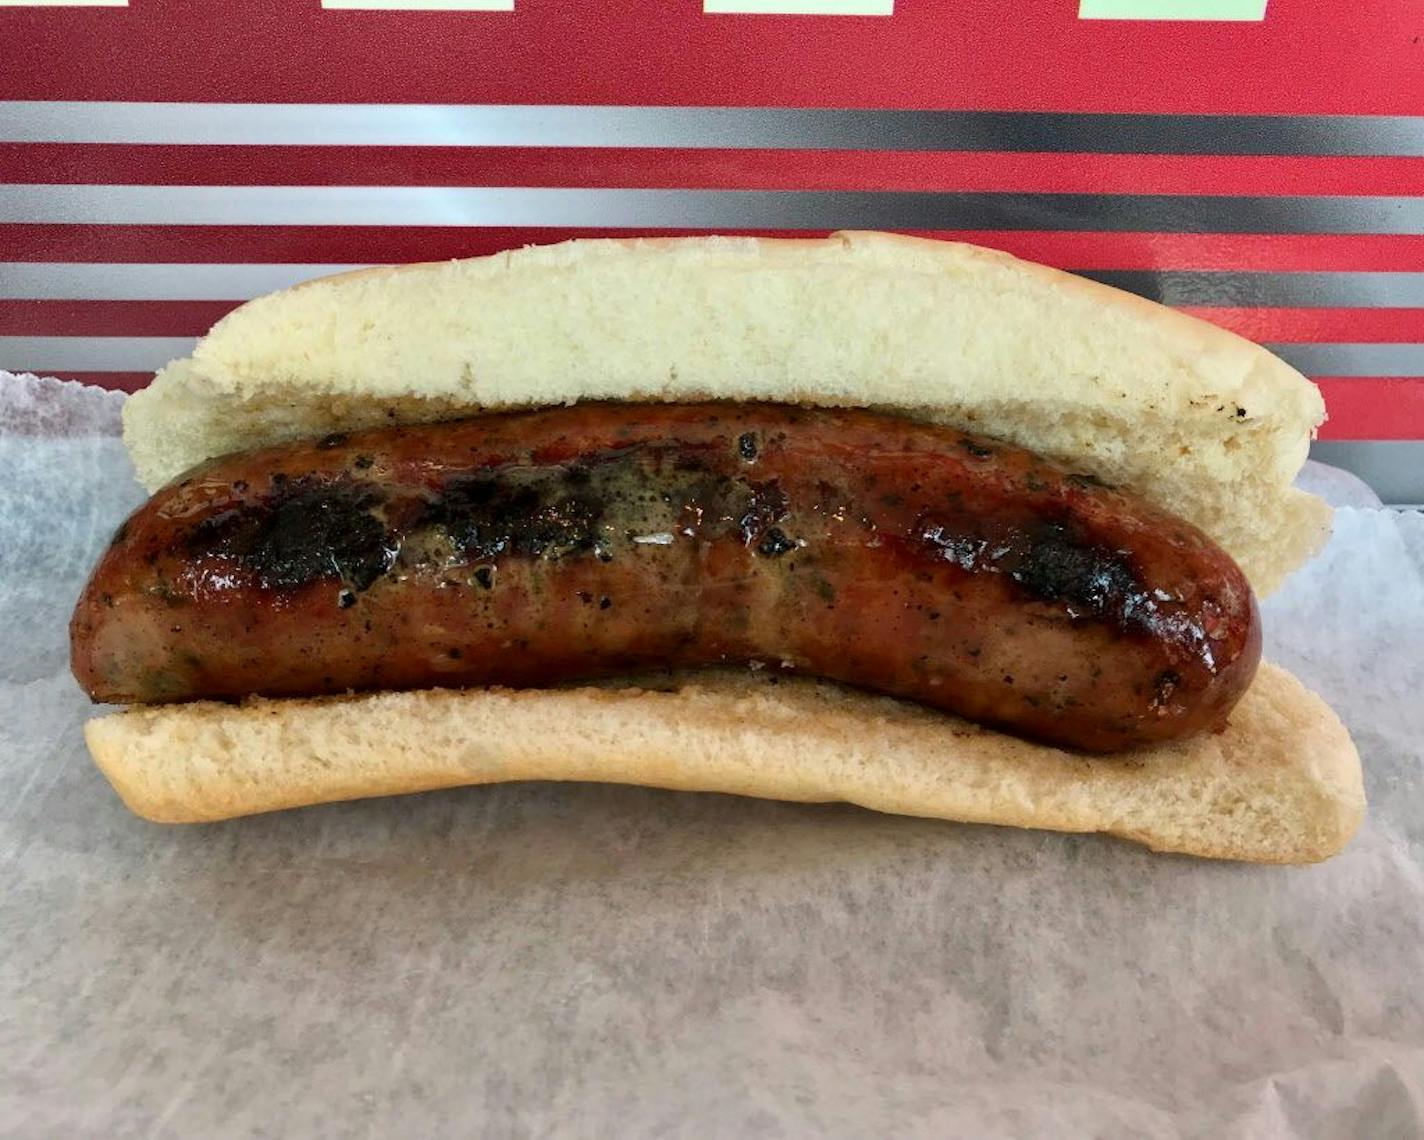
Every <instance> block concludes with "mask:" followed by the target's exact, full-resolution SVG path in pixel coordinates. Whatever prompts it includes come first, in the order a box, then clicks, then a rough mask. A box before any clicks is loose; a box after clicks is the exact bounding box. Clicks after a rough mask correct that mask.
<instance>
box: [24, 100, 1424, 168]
mask: <svg viewBox="0 0 1424 1140" xmlns="http://www.w3.org/2000/svg"><path fill="white" fill-rule="evenodd" d="M0 142H71V143H160V144H163V143H245V144H256V145H269V144H272V145H282V144H324V145H333V146H432V145H441V146H626V147H725V148H734V149H735V148H747V147H770V148H782V149H785V148H802V147H809V148H822V149H832V150H1019V151H1065V152H1066V151H1097V152H1107V153H1114V154H1268V155H1297V154H1307V155H1424V116H1405V115H1394V116H1389V115H1139V114H1078V113H1061V112H1041V111H905V110H859V109H838V108H827V109H804V108H769V107H574V106H527V105H509V106H503V105H499V106H491V105H458V104H390V103H384V104H345V103H333V104H326V103H262V104H258V103H118V102H115V103H80V102H0Z"/></svg>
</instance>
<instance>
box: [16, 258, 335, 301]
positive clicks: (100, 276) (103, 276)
mask: <svg viewBox="0 0 1424 1140" xmlns="http://www.w3.org/2000/svg"><path fill="white" fill-rule="evenodd" d="M359 268H361V266H359V265H313V264H301V265H231V264H218V263H213V264H201V263H198V264H163V263H159V264H144V263H126V262H110V263H105V264H99V263H88V262H43V261H26V262H5V263H0V300H46V301H245V300H247V299H248V298H249V297H257V296H260V295H261V294H263V293H271V292H275V291H276V290H278V289H286V288H288V287H289V286H292V285H296V284H298V283H299V282H302V281H310V280H311V279H312V278H313V277H325V276H327V275H328V274H331V273H343V272H345V271H346V270H348V269H359Z"/></svg>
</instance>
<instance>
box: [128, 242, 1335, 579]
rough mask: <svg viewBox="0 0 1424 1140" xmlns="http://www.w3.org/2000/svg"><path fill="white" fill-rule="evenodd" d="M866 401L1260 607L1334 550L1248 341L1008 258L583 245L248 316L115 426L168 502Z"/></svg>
mask: <svg viewBox="0 0 1424 1140" xmlns="http://www.w3.org/2000/svg"><path fill="white" fill-rule="evenodd" d="M603 398H610V399H624V400H693V399H702V398H724V399H737V400H741V399H757V400H781V401H802V402H807V403H814V404H830V405H861V406H873V407H880V408H885V409H890V410H894V411H898V412H902V413H905V414H908V415H913V416H917V417H922V418H925V419H930V420H935V421H940V422H945V423H950V424H953V425H955V426H957V427H961V428H967V429H969V430H974V431H980V432H984V433H986V434H989V435H994V436H998V437H1001V438H1003V439H1007V440H1011V441H1013V442H1015V443H1019V444H1022V445H1024V446H1026V447H1030V448H1033V449H1034V450H1036V451H1039V452H1041V453H1042V454H1044V455H1047V456H1049V457H1051V458H1054V459H1058V460H1061V461H1064V462H1067V463H1069V464H1071V465H1073V466H1075V467H1076V468H1078V469H1079V470H1083V471H1088V472H1091V473H1092V474H1095V475H1097V476H1099V477H1100V478H1103V479H1105V480H1106V481H1108V482H1111V483H1118V484H1122V485H1124V486H1126V487H1129V488H1131V489H1134V490H1136V491H1139V492H1141V493H1142V494H1144V495H1146V496H1147V497H1148V498H1150V499H1152V500H1153V501H1155V502H1157V503H1158V504H1160V505H1161V506H1164V507H1166V508H1168V509H1169V510H1172V511H1175V512H1177V513H1178V514H1180V515H1182V516H1184V517H1186V518H1187V519H1189V520H1190V521H1192V522H1194V523H1196V524H1197V525H1198V526H1200V527H1201V528H1202V529H1203V530H1205V531H1206V532H1207V533H1208V534H1210V535H1211V536H1212V537H1213V538H1215V539H1216V540H1217V541H1218V542H1219V543H1220V544H1221V545H1222V546H1223V547H1224V548H1225V549H1226V550H1227V551H1228V552H1229V553H1231V554H1232V555H1233V556H1234V557H1235V558H1236V559H1237V561H1238V562H1239V563H1240V564H1241V566H1242V568H1243V569H1244V570H1245V571H1246V574H1247V575H1248V577H1249V578H1250V579H1251V581H1252V583H1253V585H1254V586H1255V587H1256V589H1257V591H1258V592H1259V593H1262V594H1264V593H1268V592H1269V591H1270V590H1272V589H1273V588H1274V587H1275V586H1276V585H1277V584H1278V583H1279V581H1280V580H1281V579H1282V578H1283V577H1284V576H1285V574H1287V573H1288V572H1289V571H1290V570H1291V569H1293V568H1294V567H1295V566H1297V565H1298V564H1299V563H1301V562H1302V561H1304V559H1305V558H1307V557H1308V556H1309V555H1310V554H1311V553H1312V552H1313V551H1314V550H1315V549H1316V548H1317V547H1318V546H1319V545H1320V543H1321V542H1322V541H1323V540H1324V537H1325V534H1326V531H1327V529H1328V525H1329V510H1328V508H1327V507H1326V506H1325V504H1324V503H1322V502H1320V501H1319V500H1318V499H1315V498H1313V497H1311V496H1308V495H1305V494H1303V493H1301V492H1298V491H1295V490H1293V489H1292V488H1291V485H1290V484H1291V480H1292V479H1293V477H1294V476H1295V474H1296V472H1297V471H1298V470H1299V468H1300V466H1301V464H1302V463H1303V462H1304V460H1305V455H1306V448H1307V445H1308V442H1309V439H1310V437H1311V434H1312V432H1313V430H1314V429H1315V427H1316V426H1317V425H1318V424H1319V423H1320V422H1321V421H1322V420H1323V419H1324V407H1323V404H1322V402H1321V398H1320V395H1319V393H1318V392H1317V390H1316V389H1315V387H1314V386H1313V385H1312V384H1310V383H1309V382H1308V381H1307V380H1305V379H1304V378H1303V377H1302V376H1300V375H1299V374H1298V373H1297V372H1295V371H1294V370H1292V369H1291V368H1290V367H1289V366H1287V365H1286V364H1284V363H1283V362H1282V361H1280V360H1278V359H1277V358H1276V357H1274V356H1272V355H1271V354H1270V353H1268V352H1266V351H1265V350H1264V349H1261V348H1259V347H1257V346H1255V345H1253V344H1251V343H1249V342H1247V341H1245V340H1242V339H1241V338H1239V337H1237V336H1234V335H1232V334H1231V333H1228V332H1225V331H1224V330H1221V329H1218V328H1216V327H1214V326H1212V325H1208V324H1205V323H1203V322H1200V321H1197V320H1193V319H1191V318H1189V317H1186V316H1183V315H1182V314H1179V313H1175V312H1173V311H1171V310H1169V309H1166V308H1163V307H1161V306H1159V305H1155V304H1153V303H1151V302H1148V301H1144V300H1141V299H1139V298H1137V297H1134V296H1131V295H1129V294H1127V293H1123V292H1120V291H1118V290H1115V289H1110V288H1107V287H1105V286H1102V285H1098V284H1095V283H1093V282H1090V281H1086V280H1084V279H1082V278H1078V277H1073V276H1070V275H1068V274H1065V273H1060V272H1058V271H1056V270H1052V269H1048V268H1045V267H1043V266H1039V265H1033V264H1030V263H1028V262H1023V261H1019V260H1016V259H1015V258H1012V257H1010V256H1008V255H1007V254H1002V253H997V252H993V251H989V250H984V249H979V248H976V247H974V246H968V245H959V244H953V243H948V242H935V241H926V240H922V239H917V238H907V237H894V236H890V235H884V234H868V233H847V234H837V235H834V236H833V237H831V238H828V239H815V240H781V241H777V240H766V239H755V238H694V239H661V240H659V239H651V240H632V241H579V242H569V243H565V244H562V245H556V246H548V247H543V248H530V249H524V250H519V251H516V252H512V253H506V254H500V255H497V256H493V257H486V258H478V259H474V260H468V261H455V262H445V263H440V264H430V265H418V266H412V267H406V268H403V269H399V270H384V269H383V270H375V271H363V272H361V273H356V274H347V275H343V276H340V277H335V278H330V279H327V280H323V281H318V282H314V283H311V284H307V285H303V286H299V287H298V288H296V289H292V290H288V291H286V292H282V293H277V294H274V295H272V296H269V297H263V298H259V299H258V300H255V301H252V302H250V303H248V304H246V305H244V306H242V307H241V308H239V309H237V310H236V311H235V312H233V313H232V314H230V315H229V316H228V317H226V318H225V319H224V320H222V321H221V322H219V323H218V325H217V326H216V327H215V328H214V329H213V331H212V332H211V333H209V334H208V336H207V337H206V338H205V339H204V340H203V341H202V342H201V343H200V344H199V346H198V348H197V349H196V351H195V352H194V354H193V357H192V359H191V360H184V361H179V362H177V363H175V364H173V365H170V366H169V367H168V368H166V369H164V370H163V372H161V373H160V374H159V376H158V377H157V379H156V380H155V382H154V384H153V385H152V386H151V387H149V388H148V389H146V390H144V391H142V392H139V393H138V394H136V395H135V396H134V397H133V398H132V399H131V400H129V401H128V404H127V406H126V408H125V416H124V418H125V438H126V440H127V442H128V445H129V448H130V451H131V453H132V455H133V458H134V462H135V464H136V466H137V468H138V471H139V474H140V477H141V478H142V480H143V481H144V483H145V484H146V485H147V486H148V487H149V488H150V489H154V488H156V487H158V486H159V485H161V484H162V483H164V482H166V481H167V480H169V479H170V478H172V477H173V476H175V475H177V474H178V473H179V472H181V471H183V470H185V469H186V468H188V467H190V466H191V465H193V464H194V463H197V462H198V461H200V460H202V459H204V458H207V457H209V456H212V455H218V454H223V453H226V452H230V451H236V450H241V449H244V448H249V447H255V446H258V445H261V444H266V443H272V442H277V441H280V440H284V439H291V438H296V437H300V436H304V435H314V434H322V433H326V432H329V431H335V430H338V429H344V428H352V427H358V426H367V425H370V424H375V423H386V422H413V421H421V420H430V419H440V418H448V417H450V416H453V415H459V414H465V413H469V412H473V411H477V410H479V409H483V408H506V407H518V406H526V405H540V404H558V403H567V402H571V401H574V400H580V399H603Z"/></svg>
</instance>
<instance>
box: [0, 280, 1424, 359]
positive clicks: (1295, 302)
mask: <svg viewBox="0 0 1424 1140" xmlns="http://www.w3.org/2000/svg"><path fill="white" fill-rule="evenodd" d="M360 268H362V266H360V265H355V264H310V263H308V264H265V265H264V264H259V265H248V264H232V263H228V264H223V263H162V262H160V263H127V262H110V263H92V262H0V300H94V301H240V300H246V299H247V298H249V297H256V296H259V295H261V294H263V293H270V292H272V291H274V290H277V289H285V288H287V287H289V286H291V285H295V284H297V283H298V282H301V281H310V280H311V279H312V278H314V277H324V276H327V275H329V274H332V273H342V272H346V271H347V270H351V269H360ZM1078 272H1080V273H1081V275H1082V276H1084V277H1091V278H1093V279H1094V280H1097V281H1103V282H1105V283H1107V284H1109V285H1115V286H1117V287H1118V288H1121V289H1126V290H1128V291H1129V292H1133V293H1138V294H1140V295H1142V296H1145V297H1151V298H1153V299H1154V300H1158V301H1162V302H1164V303H1166V304H1170V305H1177V306H1188V305H1219V306H1240V307H1253V306H1286V307H1289V306H1311V307H1317V306H1318V307H1332V306H1333V307H1346V308H1416V307H1417V308H1424V273H1374V272H1360V273H1335V272H1328V273H1198V272H1179V271H1175V270H1167V271H1162V272H1157V273H1151V272H1138V271H1136V270H1081V271H1078ZM1421 325H1424V321H1421ZM1421 339H1424V327H1421ZM1359 347H1362V348H1366V347H1372V346H1359ZM1420 352H1421V353H1424V348H1421V349H1420ZM1327 371H1328V370H1327ZM1385 374H1388V375H1403V374H1404V373H1402V372H1399V371H1398V370H1396V371H1394V372H1391V373H1381V375H1385ZM1416 374H1419V375H1424V370H1421V371H1419V372H1417V373H1416Z"/></svg>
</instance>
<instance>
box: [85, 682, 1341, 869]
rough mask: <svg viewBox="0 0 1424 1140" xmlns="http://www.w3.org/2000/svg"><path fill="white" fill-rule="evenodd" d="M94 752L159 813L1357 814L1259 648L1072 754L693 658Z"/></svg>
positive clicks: (1149, 832) (201, 817) (1315, 731)
mask: <svg viewBox="0 0 1424 1140" xmlns="http://www.w3.org/2000/svg"><path fill="white" fill-rule="evenodd" d="M86 736H87V739H88V742H89V747H90V749H91V751H92V752H93V754H94V758H95V760H96V761H97V762H98V764H99V767H100V768H101V769H103V771H104V773H105V774H106V775H107V776H108V777H109V779H110V781H111V782H112V783H113V785H114V787H115V788H116V789H117V790H118V792H119V794H120V795H121V796H122V797H123V799H124V801H125V802H126V803H127V804H128V805H129V807H130V808H132V809H133V810H134V811H135V812H137V813H138V814H140V815H142V816H145V817H146V818H149V819H152V820H155V821H159V822H166V823H186V822H200V821H206V820H217V819H227V818H231V817H234V816H241V815H248V814H252V813H255V812H264V811H273V810H277V809H281V808H290V807H298V806H302V805H306V804H316V803H324V802H329V801H335V800H348V799H359V798H363V797H368V796H384V795H397V794H401V793H406V792H418V791H426V790H430V789H434V788H446V787H453V786H457V785H464V784H486V783H497V782H503V781H511V780H586V781H597V782H610V783H629V784H642V785H647V786H652V787H660V788H673V789H682V790H689V791H712V792H728V793H734V794H737V795H748V796H760V797H766V798H774V799H781V800H793V801H804V802H822V801H849V802H851V803H856V804H861V805H863V806H865V807H868V808H873V809H875V810H877V811H884V812H894V813H898V814H904V815H918V816H929V817H936V818H943V819H950V820H963V821H968V822H977V823H996V824H1006V825H1010V826H1015V827H1034V828H1047V829H1051V830H1057V831H1083V832H1094V831H1096V832H1106V833H1109V834H1112V835H1117V836H1121V837H1122V838H1124V839H1132V840H1136V841H1137V842H1140V843H1145V844H1147V845H1148V846H1149V847H1152V848H1155V849H1156V850H1159V851H1176V852H1183V853H1186V854H1190V855H1199V856H1207V857H1212V858H1222V859H1242V860H1249V861H1255V862H1266V863H1308V862H1314V861H1317V860H1320V859H1325V858H1328V857H1329V856H1331V855H1333V854H1335V853H1336V852H1337V851H1339V850H1340V849H1341V848H1342V847H1343V846H1344V844H1345V843H1346V842H1347V841H1348V839H1349V838H1350V836H1351V835H1352V834H1353V833H1354V831H1355V829H1356V828H1357V826H1358V825H1359V822H1360V819H1361V817H1362V815H1363V812H1364V792H1363V789H1362V785H1361V779H1360V766H1359V758H1358V756H1357V755H1356V753H1355V749H1354V746H1353V745H1352V744H1351V742H1350V738H1349V735H1348V734H1347V733H1346V731H1345V729H1344V727H1343V726H1342V725H1341V723H1340V721H1339V720H1338V719H1337V718H1336V716H1335V715H1334V714H1333V713H1332V712H1331V711H1330V709H1329V708H1328V707H1327V706H1326V705H1325V704H1324V702H1322V701H1321V700H1320V699H1319V698H1318V697H1316V696H1315V695H1314V694H1312V693H1310V692H1309V691H1308V690H1306V689H1305V688H1304V687H1303V686H1302V685H1301V684H1300V683H1299V682H1298V681H1296V680H1295V678H1293V677H1292V676H1290V674H1288V673H1286V672H1285V671H1284V670H1282V669H1278V668H1275V667H1273V666H1270V665H1265V666H1263V667H1262V669H1261V672H1260V674H1259V675H1258V677H1257V680H1256V682H1255V684H1254V685H1253V686H1252V688H1251V690H1250V691H1249V692H1248V693H1247V695H1246V697H1245V698H1244V699H1243V700H1242V702H1241V704H1240V705H1239V706H1238V707H1237V710H1236V711H1235V713H1233V715H1232V718H1231V724H1230V726H1229V727H1228V728H1227V730H1226V731H1225V732H1223V733H1221V734H1218V735H1210V734H1208V735H1205V736H1199V737H1196V738H1194V739H1192V740H1188V741H1184V742H1182V743H1179V744H1176V745H1173V746H1171V747H1166V748H1158V749H1155V750H1152V751H1150V752H1144V753H1141V754H1129V755H1127V756H1124V757H1091V758H1089V757H1082V756H1076V755H1072V754H1068V753H1064V752H1061V751H1059V750H1057V749H1053V748H1049V747H1046V746H1043V745H1037V744H1031V743H1028V742H1026V741H1023V740H1019V739H1016V738H1014V737H1009V736H1005V735H1002V734H1000V733H997V732H993V731H991V730H989V729H985V728H980V727H977V726H975V725H972V724H969V723H967V722H964V721H960V720H957V719H955V718H953V717H947V716H943V715H940V714H936V713H932V712H929V711H927V710H924V709H921V708H918V707H915V706H912V705H907V704H904V703H901V702H896V701H892V700H888V699H885V698H879V697H872V696H867V695H864V694H861V693H855V692H850V691H848V690H845V689H842V688H838V687H836V686H832V685H828V684H819V683H816V682H813V681H807V680H801V679H791V678H782V679H780V683H779V684H771V683H768V682H767V681H765V680H759V679H757V678H755V677H753V676H751V675H747V674H704V675H701V676H698V677H692V678H686V679H683V680H681V681H674V682H670V683H669V684H668V686H667V687H666V688H665V689H664V690H663V691H657V690H653V689H649V688H644V689H636V688H581V689H568V690H534V691H526V692H510V691H503V690H486V691H468V692H456V691H442V690H426V691H420V692H409V693H381V694H374V695H368V696H353V697H340V698H327V699H316V700H283V701H264V700H254V701H251V702H249V703H247V704H245V705H243V706H240V707H239V706H232V705H222V704H216V703H203V704H197V705H182V706H165V707H155V708H142V709H134V710H130V711H128V712H124V713H118V714H116V715H113V716H109V717H104V718H102V719H99V720H95V721H91V722H90V724H89V725H88V726H87V729H86Z"/></svg>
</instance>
